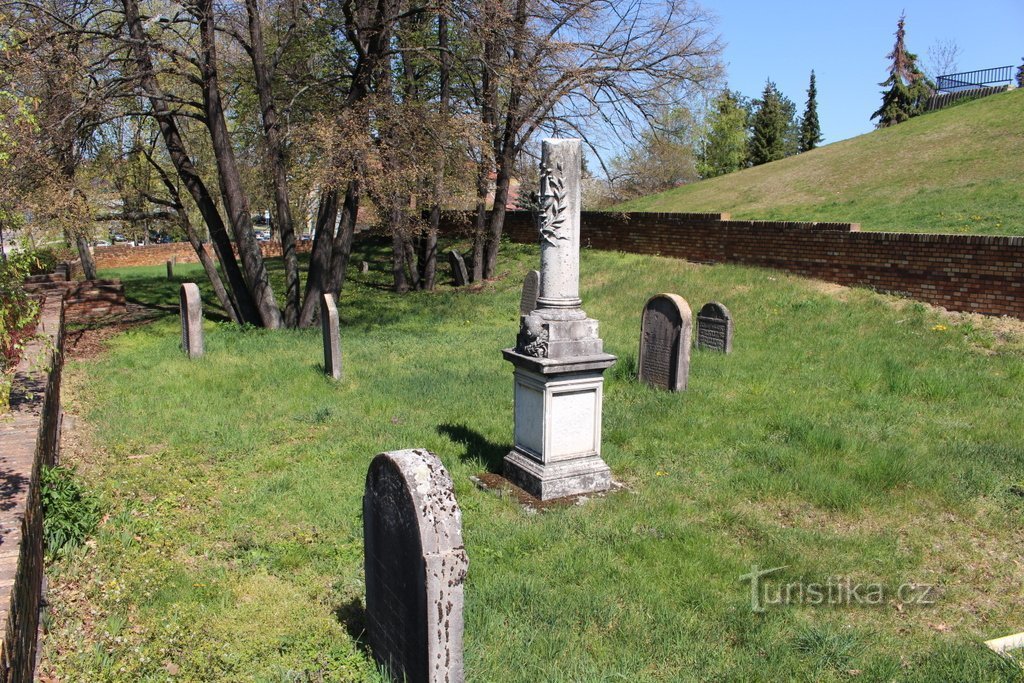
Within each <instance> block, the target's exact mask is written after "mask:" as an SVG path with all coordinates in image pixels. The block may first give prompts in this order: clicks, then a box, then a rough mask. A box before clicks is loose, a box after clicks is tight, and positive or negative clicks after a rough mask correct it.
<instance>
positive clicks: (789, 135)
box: [750, 80, 797, 166]
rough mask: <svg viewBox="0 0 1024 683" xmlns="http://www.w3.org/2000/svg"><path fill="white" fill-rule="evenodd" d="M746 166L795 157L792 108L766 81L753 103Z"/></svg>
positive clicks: (793, 107)
mask: <svg viewBox="0 0 1024 683" xmlns="http://www.w3.org/2000/svg"><path fill="white" fill-rule="evenodd" d="M754 107H755V109H754V115H753V118H752V122H751V127H752V132H751V135H750V164H751V165H752V166H758V165H760V164H767V163H768V162H770V161H777V160H779V159H783V158H785V157H788V156H790V155H792V154H796V151H797V140H796V137H797V136H796V129H797V126H796V121H795V120H794V119H795V116H796V105H795V104H793V101H792V100H790V99H789V98H788V97H786V96H785V95H783V94H782V93H780V92H779V89H778V88H777V87H776V86H775V84H774V83H773V82H772V81H770V80H769V81H767V82H766V83H765V86H764V91H763V92H762V93H761V99H759V100H754Z"/></svg>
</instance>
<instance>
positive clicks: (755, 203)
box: [615, 90, 1024, 235]
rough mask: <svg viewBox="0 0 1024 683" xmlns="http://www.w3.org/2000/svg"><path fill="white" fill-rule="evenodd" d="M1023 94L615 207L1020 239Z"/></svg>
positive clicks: (1023, 169) (932, 116)
mask: <svg viewBox="0 0 1024 683" xmlns="http://www.w3.org/2000/svg"><path fill="white" fill-rule="evenodd" d="M1021 120H1024V90H1016V91H1012V92H1008V93H1005V94H1001V95H993V96H991V97H987V98H983V99H980V100H975V101H972V102H968V103H965V104H962V105H958V106H956V107H952V108H950V109H944V110H941V111H938V112H934V113H931V114H927V115H924V116H920V117H917V118H914V119H911V120H910V121H907V122H906V123H902V124H900V125H898V126H894V127H892V128H885V129H882V130H876V131H873V132H871V133H868V134H866V135H861V136H859V137H856V138H852V139H850V140H843V141H842V142H836V143H834V144H830V145H826V146H824V147H820V148H818V149H815V150H812V151H811V152H807V153H805V154H800V155H797V156H794V157H789V158H787V159H783V160H781V161H776V162H773V163H770V164H765V165H763V166H758V167H755V168H750V169H746V170H743V171H739V172H737V173H731V174H729V175H725V176H721V177H718V178H712V179H710V180H704V181H701V182H698V183H694V184H692V185H686V186H683V187H680V188H676V189H674V190H669V191H667V192H663V193H660V194H656V195H651V196H649V197H642V198H639V199H635V200H632V201H630V202H626V203H624V204H621V205H619V206H616V207H615V209H616V210H622V211H662V212H693V211H698V212H699V211H716V212H717V211H725V212H729V213H731V214H732V217H733V218H736V219H758V220H794V221H837V222H851V223H860V224H861V228H862V229H863V230H884V231H894V232H936V233H972V234H981V235H1024V212H1022V211H1021V206H1022V205H1024V126H1021Z"/></svg>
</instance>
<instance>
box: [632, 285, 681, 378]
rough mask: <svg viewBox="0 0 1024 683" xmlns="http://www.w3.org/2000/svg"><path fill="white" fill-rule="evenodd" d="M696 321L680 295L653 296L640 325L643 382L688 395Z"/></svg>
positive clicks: (640, 361)
mask: <svg viewBox="0 0 1024 683" xmlns="http://www.w3.org/2000/svg"><path fill="white" fill-rule="evenodd" d="M691 325H692V317H691V313H690V305H689V304H687V303H686V300H685V299H683V298H682V297H681V296H679V295H677V294H658V295H655V296H652V297H651V298H650V299H649V300H648V301H647V304H646V305H645V306H644V313H643V319H642V321H641V324H640V359H639V365H640V373H639V374H640V380H641V381H642V382H646V383H647V384H649V385H651V386H652V387H657V388H659V389H667V390H668V391H684V390H685V389H686V383H687V380H688V379H689V375H690V341H691Z"/></svg>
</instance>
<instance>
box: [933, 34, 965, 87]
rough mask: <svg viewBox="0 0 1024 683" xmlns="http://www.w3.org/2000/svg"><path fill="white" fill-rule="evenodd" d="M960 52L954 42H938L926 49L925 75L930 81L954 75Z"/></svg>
mask: <svg viewBox="0 0 1024 683" xmlns="http://www.w3.org/2000/svg"><path fill="white" fill-rule="evenodd" d="M961 53H962V50H961V49H960V46H959V45H957V44H956V41H955V40H940V41H937V42H936V43H935V44H934V45H932V46H931V47H929V48H928V52H927V55H928V60H927V64H926V68H925V70H924V71H925V73H926V74H927V75H928V76H929V77H930V78H932V79H938V77H939V76H945V75H946V74H951V73H954V72H955V71H956V70H957V69H958V68H959V66H958V61H959V59H960V54H961Z"/></svg>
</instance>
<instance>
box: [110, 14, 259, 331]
mask: <svg viewBox="0 0 1024 683" xmlns="http://www.w3.org/2000/svg"><path fill="white" fill-rule="evenodd" d="M122 2H123V4H124V9H125V22H126V24H127V26H128V30H129V33H130V35H131V49H132V53H133V56H134V59H135V64H136V66H137V68H138V71H139V80H140V84H141V86H142V89H143V90H144V91H145V93H146V96H147V97H148V99H149V103H150V106H151V107H152V108H153V118H155V119H156V121H157V124H158V125H159V127H160V135H161V136H162V137H163V140H164V144H165V146H166V147H167V153H168V154H169V155H170V157H171V163H172V164H174V169H175V171H177V173H178V177H179V178H181V182H182V183H184V185H185V187H186V188H187V189H188V191H189V194H190V195H191V196H192V199H193V200H194V201H195V203H196V206H197V207H198V208H199V213H200V214H201V215H202V217H203V222H205V223H206V227H207V230H208V231H209V233H210V242H211V243H212V244H213V249H214V251H215V252H216V253H217V259H218V260H219V261H220V264H221V267H222V268H223V269H224V274H225V275H226V276H227V279H228V286H229V287H230V288H231V292H232V293H233V294H234V299H235V303H236V305H237V311H238V317H239V319H240V322H243V323H249V324H252V325H258V324H259V323H260V317H259V312H258V311H257V309H256V304H255V302H254V301H253V298H252V295H251V294H250V292H249V288H248V286H247V285H246V283H245V278H244V277H243V276H242V271H241V269H240V268H239V267H238V261H237V260H236V259H235V254H234V251H232V247H231V238H230V237H228V233H227V229H226V228H225V226H224V220H223V219H222V218H221V215H220V211H219V210H218V209H217V203H216V201H214V199H213V196H212V195H211V194H210V190H209V188H207V187H206V183H204V182H203V179H202V178H201V177H200V175H199V172H198V171H197V170H196V168H195V165H194V164H193V163H192V159H191V158H190V157H189V155H188V152H187V150H186V149H185V143H184V141H183V140H182V137H181V133H180V131H179V130H178V124H177V122H176V121H175V119H174V116H173V114H171V112H170V110H169V109H168V107H167V101H166V96H165V95H164V92H163V90H162V89H161V88H160V86H159V84H158V83H157V80H156V77H155V75H154V74H155V71H154V68H153V60H152V58H151V57H150V55H149V51H148V50H149V48H148V43H147V39H146V34H145V31H144V30H143V28H142V20H141V19H140V17H139V7H138V3H137V1H136V0H122Z"/></svg>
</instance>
